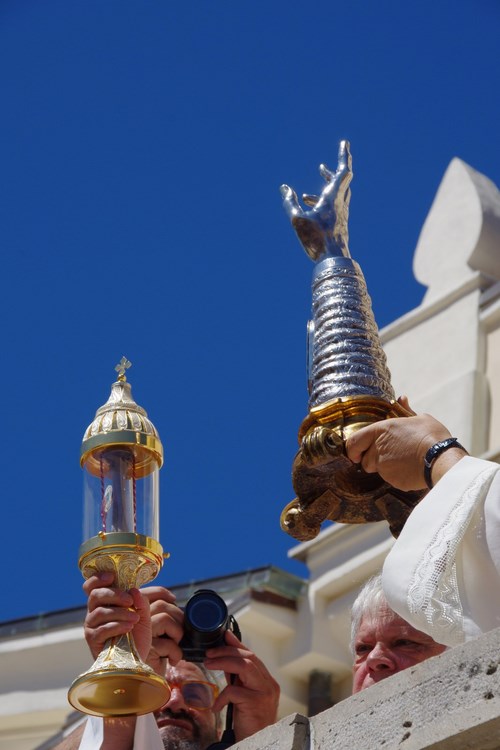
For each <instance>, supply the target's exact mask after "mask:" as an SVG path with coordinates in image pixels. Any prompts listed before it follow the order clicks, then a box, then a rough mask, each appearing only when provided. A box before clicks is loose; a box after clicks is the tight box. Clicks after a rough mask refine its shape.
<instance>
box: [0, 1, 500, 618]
mask: <svg viewBox="0 0 500 750" xmlns="http://www.w3.org/2000/svg"><path fill="white" fill-rule="evenodd" d="M499 21H500V8H499V5H498V3H497V2H496V1H495V0H490V1H487V0H470V2H469V0H459V1H458V2H457V0H454V1H451V0H440V2H435V0H433V2H430V0H421V1H420V2H419V3H402V2H396V1H395V0H394V1H392V2H390V1H389V0H380V1H379V2H374V3H367V2H361V1H360V0H351V2H349V3H340V2H336V1H335V0H333V1H332V0H331V1H330V2H326V1H324V0H318V1H317V2H314V3H313V2H311V3H308V4H307V5H306V4H305V3H294V2H289V1H288V2H283V0H272V2H265V3H264V2H261V1H260V0H254V1H253V2H252V3H248V2H247V3H243V2H238V1H236V2H235V0H231V1H229V0H212V2H209V1H208V0H206V1H203V2H202V1H201V0H196V1H194V0H193V1H190V0H186V2H183V3H173V2H170V1H169V0H155V1H152V0H151V1H148V0H144V1H143V2H140V3H139V2H137V1H136V0H134V1H132V0H120V1H119V2H118V0H72V2H68V1H67V0H44V2H43V3H41V2H39V0H31V1H29V0H2V2H1V3H0V69H1V70H2V74H1V77H0V97H1V104H2V114H1V117H0V164H1V168H0V243H1V244H0V247H1V251H2V276H1V278H2V295H1V297H0V313H1V319H2V350H1V351H2V357H1V363H2V367H1V369H0V385H1V391H2V394H3V408H2V418H3V442H2V452H1V459H0V460H1V464H0V468H1V471H2V479H3V492H2V508H3V519H4V522H3V529H4V534H5V542H4V544H3V546H2V553H3V554H2V561H3V567H4V575H3V581H4V583H3V586H4V592H3V593H4V595H3V596H2V609H1V610H0V618H1V619H2V620H8V619H13V618H17V617H24V616H29V615H35V614H38V613H39V612H44V611H50V610H54V609H63V608H65V607H71V606H76V605H79V604H81V603H83V601H84V597H83V593H82V591H81V583H82V579H81V574H80V572H79V570H78V567H77V552H78V546H79V544H80V541H81V516H82V501H81V498H82V473H81V470H80V467H79V450H80V443H81V439H82V436H83V432H84V430H85V428H86V427H87V425H88V424H89V423H90V422H91V420H92V419H93V416H94V413H95V410H96V409H97V408H98V407H99V406H100V405H101V404H102V403H103V402H104V401H105V400H106V399H107V397H108V394H109V389H110V385H111V382H112V381H113V379H114V375H115V373H114V366H115V364H116V363H117V362H118V360H119V359H120V358H121V356H122V355H126V356H127V357H128V358H129V359H130V360H131V361H132V363H133V367H132V369H131V370H130V371H129V373H128V375H129V380H130V381H131V383H132V386H133V393H134V396H135V398H136V400H137V401H138V402H139V403H140V404H141V405H143V406H144V407H145V408H146V409H147V411H148V413H149V416H150V417H151V419H152V420H153V422H154V423H155V424H156V426H157V428H158V430H159V432H160V435H161V438H162V442H163V445H164V449H165V466H164V468H163V469H162V473H161V542H162V544H163V546H164V548H165V549H166V550H169V551H170V552H171V555H172V557H171V559H170V560H169V561H167V562H166V564H165V566H164V569H163V571H162V573H161V575H160V577H159V579H158V581H159V582H162V583H164V584H165V585H168V584H176V583H183V582H186V581H189V580H195V579H198V578H204V577H208V576H215V575H224V574H230V573H233V572H239V571H242V570H245V569H247V568H254V567H259V566H261V565H266V564H268V563H273V564H275V565H277V566H279V567H282V568H284V569H286V570H289V571H291V572H294V573H297V574H299V575H306V569H305V568H303V567H302V566H301V565H300V564H299V563H296V562H294V561H289V560H288V559H287V551H288V550H289V549H290V548H291V547H292V546H294V545H295V542H294V540H292V539H291V538H289V537H288V536H287V535H285V534H284V533H283V532H282V531H281V530H280V528H279V515H280V512H281V510H282V508H283V506H284V505H285V504H286V503H287V502H289V500H291V499H292V498H293V489H292V486H291V479H290V469H291V462H292V459H293V455H294V453H295V450H296V436H297V430H298V427H299V425H300V423H301V421H302V419H303V418H304V416H305V415H306V413H307V393H306V378H305V325H306V320H307V317H308V315H309V310H310V279H311V272H312V264H311V262H310V261H309V259H308V258H307V257H306V255H305V253H304V252H303V250H302V248H301V247H300V245H299V243H298V241H297V239H296V237H295V235H294V233H293V231H292V229H291V227H290V225H289V223H288V220H287V218H286V215H285V213H284V211H283V209H282V206H281V197H280V194H279V186H280V184H281V183H283V182H286V183H288V184H290V185H292V186H293V187H294V188H295V189H296V190H297V192H298V193H299V194H301V193H302V192H312V193H314V192H316V191H317V190H318V189H320V188H321V184H322V180H321V178H320V176H319V173H318V165H319V164H320V163H321V162H326V163H327V164H328V165H329V166H331V167H335V166H336V158H337V148H338V142H339V140H340V139H342V138H348V139H349V140H350V141H351V148H352V153H353V166H354V179H353V182H352V185H351V187H352V200H351V211H350V247H351V253H352V255H353V257H354V258H355V259H356V260H357V261H358V262H359V263H360V264H361V267H362V268H363V271H364V273H365V276H366V279H367V284H368V289H369V292H370V294H371V297H372V300H373V307H374V312H375V316H376V318H377V321H378V323H379V325H380V326H381V327H382V326H384V325H386V324H388V323H390V322H391V321H392V320H394V319H396V318H398V317H399V316H400V315H402V314H404V313H405V312H407V311H408V310H410V309H412V308H414V307H416V306H417V305H418V304H419V303H420V301H421V299H422V295H423V288H422V287H421V286H420V285H419V284H418V283H417V282H416V281H415V280H414V278H413V274H412V256H413V251H414V248H415V245H416V242H417V239H418V234H419V231H420V228H421V226H422V223H423V221H424V219H425V216H426V214H427V212H428V210H429V207H430V205H431V202H432V199H433V197H434V194H435V192H436V189H437V187H438V185H439V182H440V180H441V178H442V176H443V173H444V171H445V169H446V167H447V165H448V163H449V162H450V160H451V159H452V158H453V157H454V156H459V157H460V158H462V159H464V161H466V162H468V163H469V164H470V165H472V166H473V167H475V168H476V169H478V170H479V171H481V172H483V173H485V174H486V175H488V176H489V177H490V178H491V179H492V180H493V181H494V182H496V183H497V184H499V183H500V149H499V148H498V133H499V125H500V122H499V112H500V104H499V101H500V97H499V95H498V92H499V62H498V34H499ZM409 395H410V396H411V394H409Z"/></svg>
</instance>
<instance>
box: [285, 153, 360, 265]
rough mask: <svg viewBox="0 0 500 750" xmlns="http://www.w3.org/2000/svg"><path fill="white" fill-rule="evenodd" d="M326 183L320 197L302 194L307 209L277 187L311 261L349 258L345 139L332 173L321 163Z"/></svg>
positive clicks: (288, 190) (348, 177)
mask: <svg viewBox="0 0 500 750" xmlns="http://www.w3.org/2000/svg"><path fill="white" fill-rule="evenodd" d="M319 171H320V174H321V176H322V177H323V178H324V179H325V180H326V185H325V187H324V189H323V190H322V192H321V195H320V196H317V195H307V194H305V195H303V196H302V199H303V201H304V203H305V204H306V206H310V207H311V209H310V210H309V211H304V209H303V208H302V207H301V206H300V204H299V201H298V198H297V194H296V193H295V191H294V190H292V188H291V187H289V186H288V185H282V186H281V195H282V196H283V205H284V207H285V210H286V212H287V214H288V216H289V218H290V221H291V222H292V226H293V228H294V229H295V231H296V232H297V236H298V238H299V240H300V242H301V243H302V245H303V247H304V249H305V251H306V253H307V254H308V256H309V257H310V258H311V260H314V261H315V262H318V261H320V260H323V258H335V257H341V256H344V257H345V258H349V257H350V254H349V244H348V241H349V230H348V225H347V223H348V218H349V201H350V199H351V191H350V188H349V185H350V183H351V180H352V158H351V152H350V150H349V141H341V142H340V147H339V159H338V166H337V171H336V172H331V171H330V170H329V169H328V167H326V166H325V165H324V164H321V165H320V167H319Z"/></svg>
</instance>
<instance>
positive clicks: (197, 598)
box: [179, 589, 230, 661]
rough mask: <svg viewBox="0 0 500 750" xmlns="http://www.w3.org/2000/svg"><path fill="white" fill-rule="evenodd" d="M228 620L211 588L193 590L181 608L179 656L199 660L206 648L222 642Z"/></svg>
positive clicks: (223, 602)
mask: <svg viewBox="0 0 500 750" xmlns="http://www.w3.org/2000/svg"><path fill="white" fill-rule="evenodd" d="M229 622H230V618H229V613H228V610H227V607H226V603H225V601H224V599H221V597H220V596H219V595H218V594H216V593H215V591H212V590H211V589H200V590H199V591H196V592H195V593H194V594H193V596H192V597H191V598H190V599H189V600H188V601H187V603H186V607H185V609H184V637H183V638H182V640H181V642H180V644H179V645H180V647H181V649H182V653H183V658H184V659H186V660H187V661H203V659H204V658H205V651H206V649H207V648H214V647H215V646H222V645H223V644H224V633H225V632H226V630H227V629H228V627H229Z"/></svg>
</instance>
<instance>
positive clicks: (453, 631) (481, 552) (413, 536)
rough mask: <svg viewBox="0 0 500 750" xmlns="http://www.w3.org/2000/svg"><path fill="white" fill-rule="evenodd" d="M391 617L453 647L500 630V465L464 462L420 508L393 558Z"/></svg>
mask: <svg viewBox="0 0 500 750" xmlns="http://www.w3.org/2000/svg"><path fill="white" fill-rule="evenodd" d="M382 583H383V588H384V592H385V595H386V598H387V601H388V602H389V604H390V606H391V607H392V609H393V610H394V611H395V612H397V613H398V614H399V615H400V616H401V617H403V618H404V619H405V620H407V621H408V622H409V623H410V624H411V625H413V627H415V628H417V629H418V630H421V631H423V632H425V633H428V634H429V635H430V636H431V637H432V638H433V639H434V640H435V641H437V642H438V643H443V644H445V645H447V646H455V645H457V644H459V643H463V642H464V641H466V640H469V639H470V638H474V637H475V636H477V635H479V634H481V633H484V632H487V631H488V630H493V628H496V627H500V465H498V464H495V463H491V462H490V461H483V460H481V459H477V458H471V457H468V456H467V457H465V458H463V459H462V460H461V461H459V462H458V463H457V464H456V465H455V466H454V467H453V468H452V469H451V470H450V471H448V472H447V473H446V474H445V475H444V477H443V478H442V479H441V480H440V481H439V482H438V483H437V485H436V486H435V487H434V488H433V489H432V490H431V491H430V492H429V493H428V494H427V495H426V496H425V498H424V499H423V500H422V501H421V502H420V503H419V505H417V507H416V508H415V510H414V511H413V512H412V514H411V515H410V517H409V519H408V521H407V522H406V524H405V526H404V528H403V531H402V532H401V535H400V537H399V539H398V540H397V541H396V542H395V544H394V547H393V548H392V550H391V552H390V553H389V555H388V556H387V559H386V562H385V565H384V570H383V575H382Z"/></svg>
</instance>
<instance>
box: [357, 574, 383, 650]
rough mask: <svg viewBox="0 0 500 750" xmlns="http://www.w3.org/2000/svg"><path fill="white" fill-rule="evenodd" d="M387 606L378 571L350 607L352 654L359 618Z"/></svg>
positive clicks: (375, 612) (374, 613) (373, 613)
mask: <svg viewBox="0 0 500 750" xmlns="http://www.w3.org/2000/svg"><path fill="white" fill-rule="evenodd" d="M386 607H387V608H389V609H390V607H389V605H388V604H387V599H386V598H385V594H384V592H383V590H382V574H381V573H379V574H378V575H376V576H373V578H370V579H369V580H368V581H367V582H366V583H365V585H364V586H363V588H362V589H361V591H360V592H359V594H358V595H357V597H356V599H355V600H354V604H353V605H352V609H351V651H352V653H353V654H354V642H355V640H356V636H357V634H358V630H359V626H360V625H361V620H362V619H363V617H364V616H365V615H367V614H369V615H376V614H377V612H380V610H381V609H384V608H386Z"/></svg>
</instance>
